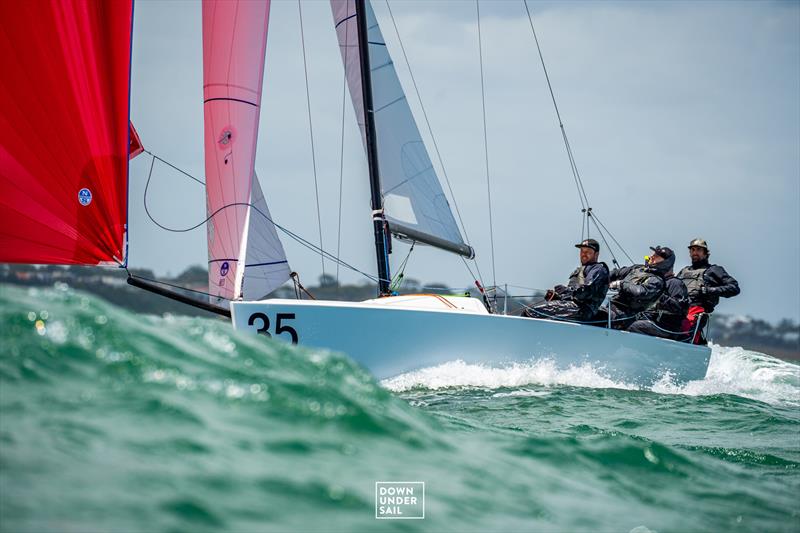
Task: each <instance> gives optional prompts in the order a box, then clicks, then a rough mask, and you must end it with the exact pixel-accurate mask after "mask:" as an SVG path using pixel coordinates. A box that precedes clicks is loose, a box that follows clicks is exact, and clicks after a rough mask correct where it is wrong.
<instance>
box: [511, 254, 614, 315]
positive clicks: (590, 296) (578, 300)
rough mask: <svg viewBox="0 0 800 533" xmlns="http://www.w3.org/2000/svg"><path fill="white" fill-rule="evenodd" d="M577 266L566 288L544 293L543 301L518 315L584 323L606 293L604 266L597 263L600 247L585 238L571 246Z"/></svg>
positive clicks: (560, 287)
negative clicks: (575, 252) (578, 251)
mask: <svg viewBox="0 0 800 533" xmlns="http://www.w3.org/2000/svg"><path fill="white" fill-rule="evenodd" d="M575 247H576V248H578V249H580V261H581V264H580V266H579V267H578V268H576V269H575V270H574V271H573V272H572V274H571V275H570V276H569V281H568V282H567V285H566V286H564V285H556V286H555V287H554V288H552V289H550V290H548V291H547V293H546V294H545V301H544V302H541V303H539V304H536V305H534V306H531V307H528V308H526V309H525V310H524V311H523V312H522V316H525V317H528V318H550V319H557V320H574V321H588V320H591V319H592V317H593V316H594V315H595V313H597V310H598V309H599V308H600V304H602V303H603V300H604V299H605V297H606V292H608V266H606V264H605V263H602V262H598V261H597V259H598V258H599V256H600V244H599V243H598V242H597V241H596V240H594V239H586V240H584V241H581V242H580V243H578V244H576V245H575Z"/></svg>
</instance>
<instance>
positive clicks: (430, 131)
mask: <svg viewBox="0 0 800 533" xmlns="http://www.w3.org/2000/svg"><path fill="white" fill-rule="evenodd" d="M386 9H387V10H388V11H389V18H390V19H391V20H392V26H393V27H394V33H395V35H397V42H398V43H399V44H400V51H401V52H402V54H403V60H404V61H405V63H406V68H407V69H408V74H409V77H410V78H411V85H412V86H413V87H414V92H415V93H416V95H417V101H418V102H419V108H420V110H421V111H422V117H423V118H424V119H425V126H426V127H427V128H428V135H430V138H431V142H432V143H433V149H434V151H435V152H436V159H437V160H438V161H439V166H440V167H441V169H442V176H444V181H445V183H446V184H447V189H448V191H449V192H450V198H452V199H453V206H454V207H455V208H456V216H457V217H458V223H459V224H460V225H461V231H463V232H464V240H465V241H466V242H467V244H470V238H469V235H468V234H467V226H466V225H465V224H464V219H463V218H462V216H461V209H460V208H459V207H458V202H457V201H456V195H455V194H454V193H453V186H452V184H451V183H450V177H449V176H448V175H447V169H446V168H445V166H444V160H443V159H442V154H441V152H440V151H439V144H438V143H437V142H436V136H435V135H434V134H433V127H432V126H431V122H430V119H428V112H427V111H426V110H425V105H424V104H423V102H422V95H421V94H420V91H419V86H418V85H417V80H416V78H415V77H414V71H413V70H412V69H411V62H410V61H409V60H408V54H407V53H406V47H405V45H404V44H403V38H402V37H400V30H399V29H398V27H397V21H395V18H394V13H393V12H392V6H391V5H390V4H389V0H386ZM345 42H346V41H345ZM462 259H463V258H462ZM472 261H473V262H474V263H475V269H476V270H477V271H478V277H477V278H476V279H479V280H480V281H481V283H483V276H482V275H481V270H480V267H479V266H478V261H477V260H476V259H475V258H473V259H472ZM467 270H469V271H470V275H472V277H473V278H474V277H475V275H474V274H473V273H472V271H471V270H470V269H469V266H467Z"/></svg>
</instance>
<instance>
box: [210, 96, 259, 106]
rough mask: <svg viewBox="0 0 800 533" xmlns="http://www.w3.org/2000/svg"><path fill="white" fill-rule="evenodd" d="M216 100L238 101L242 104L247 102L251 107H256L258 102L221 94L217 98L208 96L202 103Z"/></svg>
mask: <svg viewBox="0 0 800 533" xmlns="http://www.w3.org/2000/svg"><path fill="white" fill-rule="evenodd" d="M217 100H227V101H230V102H240V103H242V104H248V105H251V106H253V107H258V104H254V103H253V102H248V101H247V100H242V99H240V98H229V97H222V96H220V97H217V98H209V99H208V100H203V103H204V104H207V103H208V102H214V101H217Z"/></svg>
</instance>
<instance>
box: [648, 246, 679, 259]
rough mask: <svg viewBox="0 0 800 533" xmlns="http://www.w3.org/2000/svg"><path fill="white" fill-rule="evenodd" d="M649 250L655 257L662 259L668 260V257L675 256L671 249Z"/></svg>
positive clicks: (659, 247) (657, 248) (654, 248)
mask: <svg viewBox="0 0 800 533" xmlns="http://www.w3.org/2000/svg"><path fill="white" fill-rule="evenodd" d="M650 249H651V250H653V253H654V254H656V255H657V256H660V257H663V258H664V259H669V258H670V257H674V256H675V252H673V251H672V248H668V247H666V246H651V247H650Z"/></svg>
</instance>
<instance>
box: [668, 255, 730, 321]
mask: <svg viewBox="0 0 800 533" xmlns="http://www.w3.org/2000/svg"><path fill="white" fill-rule="evenodd" d="M676 277H677V278H678V279H680V280H681V281H683V282H684V283H685V284H686V288H687V290H688V291H689V305H699V306H701V307H703V309H705V310H706V312H707V313H711V312H713V311H714V308H715V307H716V306H717V305H718V304H719V299H720V298H730V297H732V296H736V295H737V294H739V293H740V292H741V291H740V289H739V282H738V281H736V280H735V279H734V278H733V276H731V275H730V274H728V273H727V272H726V271H725V269H724V268H722V267H721V266H719V265H711V264H709V263H708V259H704V260H702V261H698V262H697V263H692V265H691V266H687V267H684V268H683V269H682V270H681V271H680V272H678V275H677V276H676ZM703 287H705V293H704V292H703V289H702V288H703Z"/></svg>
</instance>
